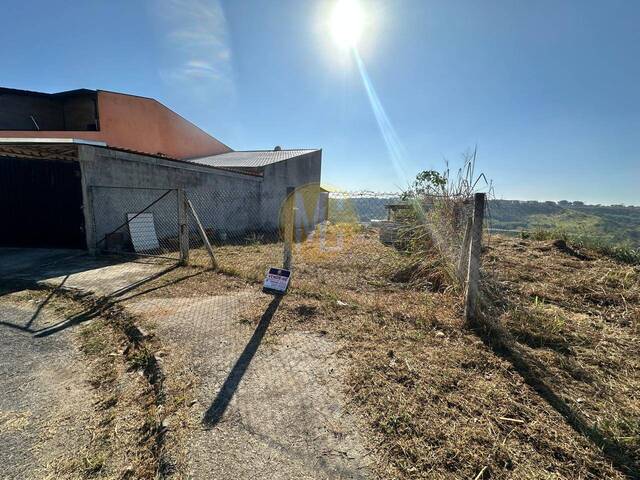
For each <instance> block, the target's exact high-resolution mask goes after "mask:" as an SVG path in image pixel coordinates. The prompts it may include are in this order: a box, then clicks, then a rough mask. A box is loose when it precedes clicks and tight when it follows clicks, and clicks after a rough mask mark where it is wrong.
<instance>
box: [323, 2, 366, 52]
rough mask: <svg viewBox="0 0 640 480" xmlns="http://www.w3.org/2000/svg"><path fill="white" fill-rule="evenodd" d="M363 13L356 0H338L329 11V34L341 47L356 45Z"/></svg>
mask: <svg viewBox="0 0 640 480" xmlns="http://www.w3.org/2000/svg"><path fill="white" fill-rule="evenodd" d="M363 23H364V22H363V15H362V10H361V9H360V5H359V4H358V1H357V0H338V1H337V2H336V5H335V6H334V7H333V12H332V13H331V23H330V26H331V35H332V36H333V39H334V41H335V42H336V43H337V44H338V46H340V47H341V48H353V47H356V46H357V44H358V41H359V40H360V36H361V35H362V27H363Z"/></svg>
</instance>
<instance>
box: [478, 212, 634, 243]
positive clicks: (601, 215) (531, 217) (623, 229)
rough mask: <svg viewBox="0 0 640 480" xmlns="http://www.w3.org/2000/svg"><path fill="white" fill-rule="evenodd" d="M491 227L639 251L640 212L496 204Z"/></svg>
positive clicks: (492, 213)
mask: <svg viewBox="0 0 640 480" xmlns="http://www.w3.org/2000/svg"><path fill="white" fill-rule="evenodd" d="M490 211H491V225H492V227H494V228H504V229H553V230H562V231H565V232H567V233H570V234H580V235H591V236H594V237H597V238H599V239H601V240H602V241H607V242H611V243H616V244H628V245H630V246H635V247H636V248H637V247H640V208H639V207H615V206H595V205H584V206H567V207H561V206H559V205H555V204H546V203H536V202H532V203H519V202H513V201H510V200H494V201H492V202H491V204H490Z"/></svg>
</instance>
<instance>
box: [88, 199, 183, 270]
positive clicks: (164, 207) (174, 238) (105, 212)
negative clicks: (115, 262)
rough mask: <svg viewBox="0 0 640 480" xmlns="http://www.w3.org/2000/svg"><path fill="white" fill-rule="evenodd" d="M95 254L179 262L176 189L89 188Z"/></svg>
mask: <svg viewBox="0 0 640 480" xmlns="http://www.w3.org/2000/svg"><path fill="white" fill-rule="evenodd" d="M89 190H90V191H89V195H90V199H91V205H92V215H93V218H92V229H93V232H92V233H93V235H92V237H93V240H94V243H93V245H90V247H92V248H93V249H95V251H96V252H97V253H107V254H117V255H136V256H153V257H165V258H167V259H170V260H179V259H180V244H179V236H180V215H181V213H180V209H181V206H180V203H179V201H178V190H177V189H157V188H129V187H106V186H92V187H90V189H89Z"/></svg>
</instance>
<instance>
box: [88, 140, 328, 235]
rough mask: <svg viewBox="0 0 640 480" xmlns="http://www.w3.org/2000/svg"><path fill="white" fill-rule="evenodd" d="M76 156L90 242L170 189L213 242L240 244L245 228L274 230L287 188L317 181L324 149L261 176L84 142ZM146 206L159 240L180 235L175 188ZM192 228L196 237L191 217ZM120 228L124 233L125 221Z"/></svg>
mask: <svg viewBox="0 0 640 480" xmlns="http://www.w3.org/2000/svg"><path fill="white" fill-rule="evenodd" d="M78 156H79V161H80V167H81V172H82V184H83V190H84V192H83V194H84V197H85V202H84V203H85V205H86V208H85V223H86V225H87V229H86V230H87V245H89V246H93V245H95V244H96V242H98V241H100V240H102V239H103V238H104V237H105V235H106V234H108V233H111V232H112V231H113V230H114V229H116V228H117V227H118V226H120V225H121V224H123V223H124V222H125V221H126V215H127V213H137V212H139V211H141V210H142V209H144V208H145V207H147V206H148V205H149V204H151V203H152V202H153V201H154V200H156V199H158V198H159V197H160V196H161V195H162V194H163V193H164V192H166V190H167V189H175V188H181V189H184V190H185V192H186V194H187V197H188V198H189V199H190V200H191V202H192V204H193V206H194V208H195V210H196V212H197V213H198V216H199V218H200V221H201V222H202V224H203V226H204V227H205V229H209V230H210V232H212V233H213V235H214V240H216V241H219V242H223V243H224V242H237V241H242V240H243V239H244V238H245V237H246V236H247V235H249V234H250V233H254V232H256V233H266V232H274V231H277V230H278V229H279V226H280V223H279V222H280V209H281V207H282V205H283V203H284V201H285V199H286V191H287V186H294V187H300V186H303V185H307V184H314V185H319V181H320V167H321V165H320V163H321V152H314V153H311V154H308V155H307V156H305V157H304V158H299V159H291V160H288V161H285V162H280V163H278V164H274V165H271V166H269V167H267V168H266V169H265V172H264V177H258V176H254V175H244V174H240V173H234V172H228V171H225V170H221V169H214V168H210V167H205V166H201V165H196V164H192V163H187V162H177V161H172V160H168V159H163V158H157V157H150V156H146V155H138V154H133V153H128V152H122V151H117V150H112V149H108V148H100V147H93V146H88V145H79V146H78ZM89 187H92V188H89ZM106 187H111V188H106ZM113 187H117V188H113ZM123 187H124V188H123ZM314 188H315V187H314ZM308 191H311V190H307V192H308ZM148 211H149V212H152V213H153V214H154V219H155V225H156V231H157V234H158V237H159V238H160V239H161V240H162V239H163V238H172V237H173V238H175V237H177V235H178V216H177V198H176V194H175V193H174V192H172V193H170V194H169V195H167V196H166V197H164V198H163V199H162V200H161V201H159V202H158V203H157V204H155V205H154V206H153V207H151V208H150V209H149V210H148ZM307 223H308V222H307ZM315 223H317V222H315ZM190 229H191V231H192V236H193V237H196V226H195V222H191V224H190ZM121 231H122V232H123V233H124V234H125V235H126V236H128V228H127V227H124V228H122V229H121ZM161 243H162V242H161ZM102 245H104V242H103V243H102Z"/></svg>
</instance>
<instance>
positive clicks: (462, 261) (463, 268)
mask: <svg viewBox="0 0 640 480" xmlns="http://www.w3.org/2000/svg"><path fill="white" fill-rule="evenodd" d="M472 226H473V217H472V216H469V218H467V227H466V228H465V230H464V238H463V239H462V248H461V249H460V258H459V259H458V280H460V283H462V284H464V282H465V280H466V279H467V269H468V268H469V246H470V245H471V227H472Z"/></svg>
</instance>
